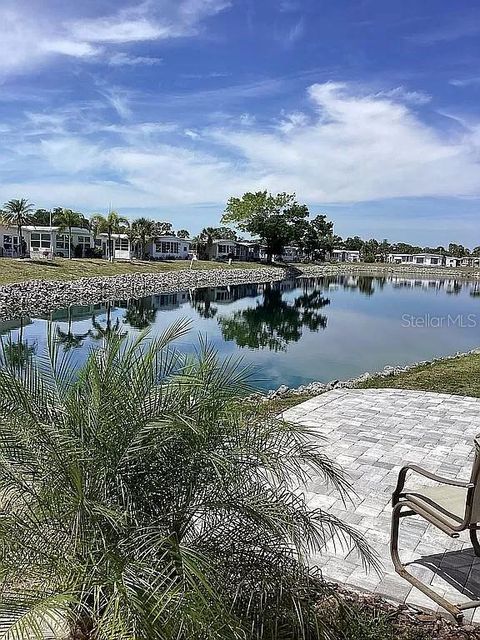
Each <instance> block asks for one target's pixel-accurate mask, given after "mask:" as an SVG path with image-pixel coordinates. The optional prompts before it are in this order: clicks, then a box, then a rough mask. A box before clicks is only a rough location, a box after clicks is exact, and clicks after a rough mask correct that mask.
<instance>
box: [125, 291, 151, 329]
mask: <svg viewBox="0 0 480 640" xmlns="http://www.w3.org/2000/svg"><path fill="white" fill-rule="evenodd" d="M156 317H157V310H156V308H155V305H154V304H153V298H152V296H147V297H146V298H139V299H138V300H130V302H129V303H128V306H127V310H126V311H125V317H124V319H123V322H124V323H125V324H129V325H130V326H131V327H132V328H133V329H138V330H139V331H142V330H143V329H146V328H147V327H149V326H150V325H152V324H153V323H154V322H155V318H156Z"/></svg>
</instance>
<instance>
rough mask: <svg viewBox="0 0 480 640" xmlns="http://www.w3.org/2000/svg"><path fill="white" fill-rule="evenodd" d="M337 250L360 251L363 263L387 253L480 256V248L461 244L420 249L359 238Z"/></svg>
mask: <svg viewBox="0 0 480 640" xmlns="http://www.w3.org/2000/svg"><path fill="white" fill-rule="evenodd" d="M338 247H339V248H345V249H348V250H350V251H360V252H361V253H362V255H363V258H364V260H365V262H374V261H375V260H376V259H378V257H380V258H382V257H383V258H385V257H386V256H387V255H388V254H389V253H412V254H413V253H438V254H441V255H448V256H453V257H455V258H464V257H466V256H480V246H478V247H475V248H474V249H471V250H470V249H469V248H468V247H465V246H463V245H462V244H456V243H454V242H451V243H450V244H449V245H448V246H447V247H443V246H438V247H421V246H419V245H413V244H408V243H406V242H396V243H390V242H389V241H388V240H386V239H384V240H380V241H379V240H375V238H371V239H370V240H362V238H360V237H359V236H354V237H353V238H352V237H348V238H346V239H345V240H342V241H341V242H340V243H339V244H338Z"/></svg>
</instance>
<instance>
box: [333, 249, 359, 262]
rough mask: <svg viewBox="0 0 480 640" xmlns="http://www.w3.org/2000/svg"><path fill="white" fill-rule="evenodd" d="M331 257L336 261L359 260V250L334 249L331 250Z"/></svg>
mask: <svg viewBox="0 0 480 640" xmlns="http://www.w3.org/2000/svg"><path fill="white" fill-rule="evenodd" d="M332 259H333V260H336V261H337V262H360V251H350V250H348V249H334V250H333V251H332Z"/></svg>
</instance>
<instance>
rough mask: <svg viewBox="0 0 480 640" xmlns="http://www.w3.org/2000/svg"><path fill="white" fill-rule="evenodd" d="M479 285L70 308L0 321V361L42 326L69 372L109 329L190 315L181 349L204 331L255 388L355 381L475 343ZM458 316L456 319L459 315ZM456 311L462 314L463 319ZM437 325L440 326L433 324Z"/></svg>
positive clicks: (399, 280)
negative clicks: (236, 358) (253, 373)
mask: <svg viewBox="0 0 480 640" xmlns="http://www.w3.org/2000/svg"><path fill="white" fill-rule="evenodd" d="M479 298H480V281H478V280H476V281H467V280H455V279H452V278H438V277H435V278H434V277H432V278H415V277H411V276H410V277H401V276H393V275H392V276H369V275H365V274H349V275H348V274H346V275H341V276H329V277H323V278H302V279H289V280H284V281H282V282H273V283H261V284H248V285H232V286H223V287H210V288H204V289H192V290H183V291H178V292H172V293H159V294H156V295H151V296H146V297H144V298H141V299H138V300H112V301H110V302H108V303H103V304H96V305H88V306H71V307H70V308H68V309H60V310H57V311H55V312H54V313H52V314H51V315H50V316H49V317H48V318H36V319H30V318H27V317H24V318H22V319H20V320H15V321H9V322H3V323H0V337H1V340H2V344H3V353H4V355H3V358H4V360H5V362H6V363H7V364H9V365H10V366H15V367H21V366H23V364H24V363H25V362H26V361H28V359H29V358H31V357H32V356H33V355H34V354H35V353H42V352H43V351H44V349H45V343H46V334H47V329H46V320H51V321H52V324H53V334H54V337H55V339H56V340H57V341H58V343H59V345H60V347H61V349H62V351H65V352H70V355H71V356H72V362H73V364H74V366H77V365H79V364H81V363H82V362H83V361H84V360H85V358H86V355H87V353H88V350H89V349H90V348H96V347H98V345H99V343H100V342H101V341H102V340H103V339H104V338H105V337H106V336H108V335H109V334H111V333H112V332H116V333H120V334H124V335H125V334H130V335H135V334H136V333H138V332H139V331H143V330H145V329H148V328H151V334H152V336H155V335H156V334H157V333H160V332H162V331H164V330H165V328H166V327H167V326H168V325H169V324H170V322H172V321H174V320H177V319H179V318H183V317H188V318H190V319H191V320H192V322H193V327H194V330H195V331H194V332H192V334H191V336H190V337H188V338H186V339H185V340H183V342H182V344H181V345H180V347H181V349H182V350H185V351H193V350H194V348H195V345H196V333H197V332H200V333H202V334H207V335H208V338H209V340H210V341H211V342H212V343H213V344H214V345H215V347H216V348H217V349H218V350H219V351H220V353H221V354H222V355H231V354H233V353H234V352H235V351H238V350H239V349H242V354H243V355H244V357H245V359H246V362H248V363H249V364H253V365H257V366H258V367H259V368H260V370H261V371H262V372H263V374H264V375H265V376H267V378H268V379H267V380H266V381H264V382H262V383H260V384H259V386H263V387H264V388H272V387H273V386H275V384H277V386H278V385H279V384H282V383H285V384H290V385H299V384H304V383H305V382H308V381H309V380H310V381H311V380H326V381H328V380H331V379H333V378H339V379H342V378H345V377H352V376H354V375H357V374H361V373H363V372H364V371H366V370H368V371H373V370H377V369H379V368H382V367H383V366H384V365H385V364H407V363H409V362H413V361H415V360H424V359H428V358H431V357H438V356H441V355H445V354H447V353H452V352H454V351H465V350H468V349H471V348H474V347H477V346H478V345H479V344H480V331H479V329H480V307H479V306H478V302H479ZM404 314H406V315H408V317H417V316H421V317H424V316H428V317H434V318H438V317H443V316H447V314H448V315H451V316H452V317H460V316H461V317H470V315H469V314H473V317H474V318H476V319H477V322H476V324H475V325H474V326H473V328H472V327H471V323H469V326H470V327H471V328H470V329H464V328H462V327H461V324H459V325H458V327H450V328H444V329H440V328H438V329H434V328H428V327H427V328H425V329H418V328H417V329H416V330H413V329H406V328H405V323H403V324H402V318H403V317H404ZM459 314H460V315H459ZM462 314H463V315H462ZM437 324H438V325H439V326H440V325H441V323H437Z"/></svg>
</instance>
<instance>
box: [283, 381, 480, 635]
mask: <svg viewBox="0 0 480 640" xmlns="http://www.w3.org/2000/svg"><path fill="white" fill-rule="evenodd" d="M284 417H285V419H287V420H289V421H291V422H296V423H301V424H306V425H308V426H310V427H312V428H314V429H315V430H316V431H317V432H318V434H319V435H322V436H324V437H325V443H324V447H325V452H326V453H327V454H328V455H329V456H330V457H331V458H332V459H334V460H336V462H337V463H338V464H340V465H341V466H342V467H343V469H344V470H345V471H346V472H347V474H348V476H349V478H350V480H351V483H352V485H353V487H354V489H355V492H356V494H357V496H356V497H355V496H353V504H348V503H347V504H344V503H343V502H342V500H341V499H340V497H339V496H338V493H337V492H336V491H335V489H334V488H333V487H330V486H326V484H325V482H324V481H323V479H322V478H321V477H319V478H313V479H312V481H311V482H310V483H309V485H308V486H307V494H306V495H307V499H308V501H309V503H310V505H311V506H312V507H323V508H325V509H328V511H330V512H332V513H334V514H336V515H337V516H339V517H340V518H342V519H343V520H344V521H346V522H349V523H350V524H352V525H354V526H355V527H356V528H357V530H359V531H361V532H362V533H363V534H364V535H365V536H366V538H367V540H368V541H369V542H370V544H371V545H372V546H373V547H374V548H375V549H376V550H377V552H378V554H379V556H380V558H381V561H382V563H383V569H382V571H381V573H380V575H377V574H376V573H375V572H373V571H370V572H368V573H367V572H366V571H365V569H364V568H363V567H362V563H361V560H360V558H359V557H358V556H357V554H356V553H355V552H354V551H349V549H347V548H342V547H341V546H340V545H339V544H338V543H336V544H335V543H334V541H330V542H329V544H328V545H327V548H326V550H325V551H324V552H322V553H321V554H319V555H318V556H313V557H312V558H311V561H312V563H313V564H315V565H317V566H319V567H320V568H321V569H322V572H323V575H324V577H325V578H326V579H331V580H333V581H336V582H343V583H345V584H347V585H351V586H353V587H356V588H360V589H366V590H369V591H374V592H376V593H378V594H381V595H383V596H386V597H388V598H391V599H393V600H396V601H400V602H407V603H411V604H414V605H419V606H422V607H425V608H428V609H432V610H437V609H438V607H437V606H436V605H435V603H434V602H432V601H431V600H430V599H429V598H427V597H426V596H425V595H424V594H423V593H421V592H420V591H419V590H418V589H415V588H414V587H412V586H411V585H410V584H409V583H408V582H406V581H405V580H403V579H402V578H401V577H400V576H398V575H397V574H396V573H395V571H394V569H393V565H392V562H391V560H390V553H389V546H388V545H389V539H390V515H391V504H390V499H391V494H392V491H393V489H394V487H395V484H396V480H397V476H398V472H399V470H400V468H401V466H403V465H404V464H407V463H409V462H413V463H416V464H419V465H420V466H422V467H425V468H427V469H429V470H431V471H433V472H434V473H437V474H438V475H441V476H446V477H452V478H459V479H460V478H461V479H468V478H469V474H470V470H471V465H472V461H473V437H474V436H475V435H476V434H477V433H479V432H480V398H467V397H461V396H453V395H448V394H437V393H429V392H422V391H407V390H403V389H341V390H333V391H329V392H328V393H324V394H322V395H320V396H317V397H316V398H313V399H311V400H308V401H306V402H304V403H302V404H300V405H297V406H296V407H293V408H292V409H289V410H288V411H286V412H285V413H284ZM407 482H408V481H407ZM414 482H415V478H414V477H413V476H412V480H410V484H414ZM416 482H417V483H418V484H429V481H426V480H425V479H421V480H420V479H417V480H416ZM407 486H408V485H407ZM400 549H401V550H402V553H401V556H402V560H403V561H405V562H409V563H411V564H410V565H409V570H410V571H411V572H412V573H414V574H415V575H417V576H418V577H419V578H421V579H422V580H423V581H424V582H427V583H430V584H431V585H432V587H434V588H435V590H436V591H438V592H439V593H440V594H445V595H446V596H447V598H450V599H451V600H452V601H454V602H462V601H465V600H471V599H480V558H476V557H475V556H474V555H473V551H472V548H471V544H470V542H469V540H468V534H462V535H461V537H460V538H459V539H456V540H455V539H452V538H449V537H448V536H447V535H446V534H444V533H442V532H441V531H440V530H438V529H437V528H436V527H434V526H433V525H428V524H427V523H426V522H425V521H424V520H421V519H420V518H416V517H415V518H406V519H405V520H403V521H402V525H401V529H400ZM472 616H473V619H474V621H479V622H480V609H478V610H477V611H470V612H468V611H467V612H466V615H465V619H466V620H468V619H469V618H471V617H472Z"/></svg>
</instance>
